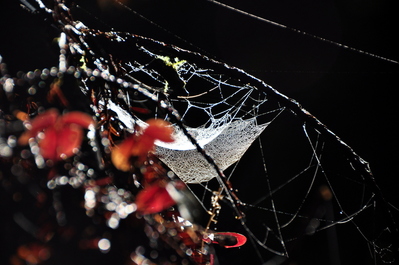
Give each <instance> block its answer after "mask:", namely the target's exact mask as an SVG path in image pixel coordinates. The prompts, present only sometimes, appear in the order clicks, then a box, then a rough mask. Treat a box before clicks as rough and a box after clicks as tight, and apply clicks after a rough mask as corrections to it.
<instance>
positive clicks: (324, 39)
mask: <svg viewBox="0 0 399 265" xmlns="http://www.w3.org/2000/svg"><path fill="white" fill-rule="evenodd" d="M206 1H208V2H211V3H213V4H216V5H219V6H222V7H224V8H227V9H229V10H232V11H234V12H237V13H239V14H242V15H245V16H248V17H251V18H254V19H256V20H259V21H262V22H265V23H268V24H270V25H273V26H276V27H279V28H282V29H286V30H289V31H292V32H295V33H298V34H302V35H304V36H307V37H311V38H313V39H316V40H319V41H322V42H325V43H329V44H332V45H334V46H337V47H339V48H343V49H347V50H350V51H353V52H356V53H359V54H364V55H367V56H370V57H374V58H376V59H380V60H383V61H387V62H390V63H395V64H399V61H396V60H392V59H389V58H387V57H383V56H380V55H377V54H374V53H370V52H367V51H364V50H361V49H357V48H354V47H351V46H348V45H345V44H343V43H339V42H336V41H333V40H330V39H326V38H323V37H320V36H317V35H314V34H310V33H308V32H305V31H302V30H299V29H296V28H292V27H289V26H287V25H284V24H281V23H278V22H275V21H272V20H269V19H266V18H263V17H260V16H257V15H254V14H251V13H249V12H246V11H244V10H241V9H238V8H235V7H233V6H229V5H227V4H224V3H221V2H218V1H215V0H206Z"/></svg>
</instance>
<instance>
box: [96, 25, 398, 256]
mask: <svg viewBox="0 0 399 265" xmlns="http://www.w3.org/2000/svg"><path fill="white" fill-rule="evenodd" d="M95 36H96V38H97V39H96V41H97V42H99V43H104V42H103V41H104V39H103V38H104V36H103V35H102V34H96V35H95ZM110 39H111V43H112V40H116V39H118V40H120V41H119V42H118V45H119V47H123V46H124V45H126V47H133V46H136V47H137V51H139V53H140V54H141V56H143V55H144V56H143V57H141V58H142V60H140V59H137V58H139V57H140V56H138V57H134V58H133V59H132V60H130V61H129V59H127V57H128V56H126V55H125V57H124V58H125V60H128V61H127V62H126V61H125V62H122V67H121V68H122V69H123V70H124V72H125V76H126V78H127V79H130V80H134V81H135V82H138V83H139V84H141V85H143V84H146V85H145V87H147V88H148V89H149V91H150V93H152V95H153V96H154V97H155V98H156V99H157V100H160V99H162V101H163V102H167V105H168V106H169V108H171V109H172V110H173V111H172V112H171V111H169V112H166V113H163V114H161V113H160V112H159V110H158V111H157V110H156V109H154V112H153V113H156V116H157V117H163V118H167V117H171V116H174V115H173V113H175V116H176V117H177V118H179V119H180V120H181V121H182V123H180V122H179V123H177V124H176V134H175V138H176V139H177V141H176V144H174V145H173V144H172V145H169V146H167V145H162V146H161V145H159V146H158V149H157V154H158V155H159V157H160V158H161V160H163V161H164V163H165V164H166V165H167V166H168V167H170V168H171V169H172V170H173V171H174V172H175V173H176V175H177V176H178V177H180V178H181V179H182V180H184V181H185V182H186V183H188V184H189V185H190V186H189V187H190V189H191V190H192V192H193V194H194V195H195V197H196V198H197V200H198V201H199V202H200V204H201V205H202V208H203V209H204V210H206V211H210V210H212V207H213V206H212V204H211V201H212V196H214V194H215V192H217V191H219V192H220V191H221V192H220V193H218V194H221V195H222V196H221V199H220V203H221V204H222V210H221V213H220V216H219V217H218V220H219V221H218V222H217V223H215V224H211V226H210V228H211V229H217V230H234V231H239V232H242V233H243V234H245V235H247V236H248V237H249V239H250V243H248V244H247V245H246V246H244V247H243V250H245V251H248V253H250V255H251V257H257V260H258V262H266V261H267V260H270V262H272V261H273V260H277V261H273V262H280V263H282V262H284V261H287V262H288V261H289V258H290V257H300V256H303V252H306V251H309V250H310V253H311V254H309V255H312V257H313V259H327V260H334V259H336V261H337V262H339V258H338V257H339V256H340V255H342V256H348V255H349V253H345V252H346V251H347V250H349V251H350V252H351V253H352V255H353V249H352V248H351V247H350V246H348V248H345V247H342V246H346V245H347V243H346V242H345V239H346V238H348V235H350V237H355V238H360V241H361V242H362V250H360V251H359V253H357V255H355V256H356V258H357V259H359V258H363V259H364V260H365V261H367V260H374V261H375V262H377V261H378V262H383V263H392V262H394V259H395V258H394V255H395V250H394V248H395V247H394V246H395V243H394V241H395V240H394V238H395V233H396V232H395V231H396V225H395V221H394V220H393V217H392V216H391V213H390V207H391V206H389V205H388V204H387V203H386V202H385V200H384V198H383V196H382V194H381V193H380V191H379V189H378V186H377V185H376V184H375V183H374V179H373V176H372V174H371V171H370V169H369V167H368V164H367V162H366V161H364V160H363V159H362V158H361V157H359V156H358V155H357V154H356V153H355V152H354V151H353V150H352V149H351V148H350V147H349V146H348V145H346V144H345V143H344V142H343V141H342V140H341V139H340V138H339V137H338V136H336V135H335V134H334V133H332V132H331V131H330V130H328V128H327V127H326V126H325V125H323V124H322V123H321V122H320V121H318V120H317V119H316V118H315V117H313V116H312V115H311V114H310V113H308V112H307V111H306V110H305V109H303V108H302V107H301V106H300V105H299V104H298V103H297V102H296V101H294V100H292V99H290V98H288V97H286V96H284V95H282V94H280V93H279V92H277V91H276V90H274V89H273V88H272V87H270V86H268V85H267V84H265V83H263V82H262V81H261V80H258V79H256V78H254V77H252V76H250V75H248V74H246V73H245V72H243V71H241V70H240V69H237V68H234V67H230V66H226V65H224V64H221V63H218V62H216V61H213V60H211V59H208V58H207V57H204V56H202V55H201V54H197V53H193V52H189V51H185V50H182V49H179V48H177V47H174V46H168V45H164V44H163V43H160V42H157V41H152V40H151V39H147V38H142V37H139V36H135V35H131V34H126V33H112V34H109V33H108V34H107V41H109V40H110ZM133 43H134V44H133ZM161 47H162V48H161ZM122 50H123V49H122ZM134 53H135V52H134ZM135 55H136V56H137V54H135ZM113 56H115V58H119V57H118V53H117V52H115V53H113ZM160 69H161V70H160ZM148 84H150V85H148ZM171 84H172V85H171ZM147 107H148V106H147ZM176 113H180V115H178V114H176ZM162 115H163V116H162ZM176 117H175V118H176ZM136 118H137V117H136ZM190 136H191V137H190ZM280 143H284V145H281V144H280ZM251 144H252V145H251ZM250 145H251V147H249V146H250ZM248 148H249V152H247V155H245V154H244V153H245V151H246V150H247V149H248ZM209 158H211V159H209ZM215 168H216V170H215ZM219 170H220V171H223V170H224V171H225V172H224V174H225V175H226V176H228V177H227V178H226V179H224V178H225V177H224V176H223V174H221V173H220V171H219ZM212 171H213V172H212ZM226 180H227V181H228V182H227V183H230V182H231V183H232V186H233V188H234V189H235V190H237V193H236V194H232V193H231V189H228V188H227V186H228V184H227V185H224V184H225V183H226ZM194 183H196V184H194ZM244 191H245V192H244ZM235 196H238V199H236V201H235V200H234V199H233V198H235ZM229 206H230V207H229ZM226 207H227V208H226ZM231 207H232V209H233V210H232V211H230V210H229V209H231ZM237 219H238V220H237ZM370 220H373V222H370ZM323 240H326V241H328V242H329V243H328V244H327V245H328V246H327V247H326V248H324V249H322V250H321V252H320V256H318V255H315V252H314V248H315V246H314V245H312V244H315V243H314V242H318V241H323ZM309 242H313V243H309ZM339 246H341V247H339ZM340 252H343V253H340ZM240 253H241V254H242V252H240ZM301 253H302V254H301ZM364 253H369V255H366V256H364ZM273 255H276V256H275V257H273ZM355 256H353V257H355ZM235 257H236V256H235ZM306 259H307V261H308V262H309V261H311V260H312V258H309V257H308V258H305V260H306ZM242 262H244V261H242Z"/></svg>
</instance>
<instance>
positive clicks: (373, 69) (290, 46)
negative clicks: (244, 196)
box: [0, 0, 399, 204]
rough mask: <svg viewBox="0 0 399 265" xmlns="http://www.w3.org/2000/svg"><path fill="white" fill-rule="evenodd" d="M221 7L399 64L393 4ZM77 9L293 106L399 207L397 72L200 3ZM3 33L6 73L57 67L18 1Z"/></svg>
mask: <svg viewBox="0 0 399 265" xmlns="http://www.w3.org/2000/svg"><path fill="white" fill-rule="evenodd" d="M224 2H225V3H226V4H229V5H231V6H234V7H236V8H239V9H242V10H245V11H247V12H249V13H251V14H254V15H256V16H259V17H262V18H266V19H269V20H272V21H275V22H277V23H281V24H284V25H286V26H288V27H290V28H295V29H298V30H301V31H303V32H307V33H308V34H312V35H316V36H318V37H320V38H325V39H328V40H332V41H334V42H338V43H342V44H345V45H348V46H350V47H353V48H355V49H357V50H361V51H366V52H368V53H371V54H376V55H378V56H382V57H386V58H389V59H392V60H396V61H397V60H399V52H398V47H399V41H398V38H397V26H398V21H397V18H398V16H397V9H395V8H394V2H395V1H388V0H387V1H384V0H363V1H360V0H346V1H341V0H336V1H332V0H331V1H330V0H324V1H316V0H300V1H293V0H283V1H260V0H246V1H238V0H229V1H224ZM76 4H77V5H78V6H75V7H72V11H73V14H74V15H75V18H76V19H77V20H81V21H83V22H84V23H85V24H86V25H87V26H88V27H91V28H97V29H101V30H111V29H114V30H116V31H128V32H132V33H135V34H139V35H143V36H147V37H151V38H154V39H157V40H161V41H164V42H166V43H172V44H176V45H177V46H180V47H183V48H187V49H190V50H195V51H199V52H200V53H203V54H205V55H207V56H209V57H212V58H215V59H217V60H220V61H223V62H226V63H228V64H230V65H234V66H236V67H238V68H242V69H243V70H245V71H247V72H248V73H250V74H252V75H254V76H256V77H259V78H260V79H262V80H264V81H265V82H266V83H268V84H269V85H271V86H273V87H274V88H275V89H277V90H278V91H280V92H282V93H284V94H286V95H287V96H289V97H292V98H294V99H296V100H297V101H299V102H300V103H301V104H302V105H303V106H304V107H305V108H306V109H307V110H308V111H310V112H311V113H312V114H313V115H315V116H316V117H317V118H318V119H319V120H321V121H322V122H323V123H324V124H326V125H327V126H328V128H329V129H331V130H332V131H333V132H335V133H336V134H337V135H339V136H340V137H341V138H342V139H343V140H344V141H345V142H346V143H348V144H349V145H350V146H352V147H353V149H354V150H355V151H356V152H357V153H358V154H359V155H360V156H361V157H363V158H364V159H365V160H366V161H368V162H369V163H370V166H371V169H372V171H373V173H374V175H375V178H376V181H377V183H378V184H379V185H380V187H381V188H382V190H383V192H384V194H385V196H386V197H387V199H388V200H389V201H391V202H393V203H394V204H395V203H396V202H398V201H399V195H398V194H399V193H398V192H397V189H398V185H397V183H398V181H397V178H398V177H399V176H398V167H397V161H398V159H399V155H398V147H399V141H398V134H397V127H398V126H397V122H398V114H399V113H398V108H397V105H398V103H397V91H396V90H397V89H398V88H399V87H398V80H397V78H398V72H399V64H398V63H392V62H389V61H386V60H383V59H378V58H375V57H374V56H371V55H367V54H364V53H362V52H357V51H353V50H352V49H345V48H342V47H339V46H337V45H333V44H331V43H329V42H327V41H322V40H320V39H315V38H312V37H309V36H307V35H304V34H300V33H297V32H294V31H292V30H290V29H283V28H281V27H277V26H274V25H271V24H269V23H266V22H264V21H260V20H259V19H255V18H251V17H249V16H245V15H242V14H239V13H237V12H233V11H231V10H228V9H226V8H223V7H220V6H218V5H215V4H212V3H210V2H207V1H205V0H203V1H200V0H192V1H187V0H185V1H184V0H134V1H125V4H126V6H128V7H129V9H130V10H128V9H126V8H123V7H122V6H121V5H119V4H114V3H113V1H106V0H98V1H76ZM136 12H137V13H138V14H140V15H142V16H144V17H146V18H148V19H149V20H151V21H152V23H150V22H148V21H146V20H145V19H143V18H141V17H140V16H138V15H137V14H136ZM0 23H1V24H0V55H2V56H3V60H4V61H5V62H6V63H7V65H8V66H9V70H10V72H11V73H16V72H17V71H19V70H22V71H28V70H33V69H36V68H44V67H50V66H53V65H57V59H58V55H57V49H54V48H52V46H54V45H52V42H53V38H54V37H55V35H54V31H53V30H52V29H51V28H50V27H47V26H46V23H45V22H43V21H42V20H41V19H40V18H37V17H35V16H33V15H31V14H28V13H27V12H25V11H23V10H22V9H20V8H19V6H18V2H17V1H15V2H12V1H2V2H1V4H0ZM155 24H157V25H158V26H157V25H155Z"/></svg>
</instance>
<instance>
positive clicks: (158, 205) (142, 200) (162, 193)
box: [136, 184, 176, 214]
mask: <svg viewBox="0 0 399 265" xmlns="http://www.w3.org/2000/svg"><path fill="white" fill-rule="evenodd" d="M175 204H176V202H175V201H174V200H173V199H172V198H171V197H170V195H169V193H168V191H167V190H166V189H165V187H160V186H158V185H157V184H155V185H151V186H148V187H146V188H145V189H143V190H142V191H140V192H139V194H137V197H136V205H137V211H138V212H141V213H143V214H152V213H158V212H161V211H163V210H165V209H167V208H169V207H171V206H173V205H175Z"/></svg>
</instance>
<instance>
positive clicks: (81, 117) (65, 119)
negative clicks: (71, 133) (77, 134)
mask: <svg viewBox="0 0 399 265" xmlns="http://www.w3.org/2000/svg"><path fill="white" fill-rule="evenodd" d="M61 123H62V124H70V123H74V124H77V125H79V126H81V127H82V128H85V129H87V128H88V127H89V126H90V125H91V124H94V120H93V119H92V117H90V116H89V115H87V114H86V113H83V112H80V111H71V112H68V113H67V114H65V115H63V116H62V117H61Z"/></svg>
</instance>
